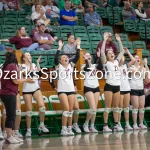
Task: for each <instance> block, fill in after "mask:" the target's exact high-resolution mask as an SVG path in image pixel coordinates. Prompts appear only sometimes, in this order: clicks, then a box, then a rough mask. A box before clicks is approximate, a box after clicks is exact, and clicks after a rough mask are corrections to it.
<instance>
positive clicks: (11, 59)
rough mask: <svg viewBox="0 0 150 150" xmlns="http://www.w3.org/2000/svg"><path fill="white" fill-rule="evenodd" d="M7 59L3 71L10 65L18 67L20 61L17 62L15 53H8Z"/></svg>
mask: <svg viewBox="0 0 150 150" xmlns="http://www.w3.org/2000/svg"><path fill="white" fill-rule="evenodd" d="M5 57H6V60H5V62H4V64H3V70H4V69H5V67H6V66H7V65H8V64H16V65H18V61H17V58H16V55H15V54H14V53H13V52H7V53H6V54H5Z"/></svg>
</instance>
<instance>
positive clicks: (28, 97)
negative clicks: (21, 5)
mask: <svg viewBox="0 0 150 150" xmlns="http://www.w3.org/2000/svg"><path fill="white" fill-rule="evenodd" d="M40 58H41V57H39V58H38V59H37V64H36V65H35V64H34V63H32V57H31V55H30V54H29V53H24V54H23V55H22V57H21V60H22V63H23V64H22V71H23V72H24V75H25V74H26V73H29V72H30V76H31V77H32V78H33V80H34V83H33V84H30V83H24V84H23V87H22V92H23V98H24V101H25V105H26V109H27V115H26V121H27V132H26V137H31V117H32V97H33V98H34V99H35V100H36V102H37V105H38V108H39V116H40V125H39V128H38V129H39V130H40V131H42V132H44V133H48V132H49V130H48V129H47V128H46V127H45V125H44V116H45V106H44V100H43V96H42V93H41V90H40V87H39V84H38V79H37V77H38V76H41V75H42V73H41V68H40V64H39V63H40ZM37 75H38V76H37Z"/></svg>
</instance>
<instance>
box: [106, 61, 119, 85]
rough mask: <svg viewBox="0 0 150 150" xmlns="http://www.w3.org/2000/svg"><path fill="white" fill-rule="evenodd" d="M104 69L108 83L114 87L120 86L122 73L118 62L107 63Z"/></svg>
mask: <svg viewBox="0 0 150 150" xmlns="http://www.w3.org/2000/svg"><path fill="white" fill-rule="evenodd" d="M104 68H105V78H106V83H107V84H109V85H112V86H120V85H121V82H120V78H121V73H120V70H119V62H118V60H114V63H113V62H110V61H107V62H106V64H104Z"/></svg>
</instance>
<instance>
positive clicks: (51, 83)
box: [49, 75, 55, 89]
mask: <svg viewBox="0 0 150 150" xmlns="http://www.w3.org/2000/svg"><path fill="white" fill-rule="evenodd" d="M52 76H53V75H52ZM49 83H50V85H51V86H52V88H53V89H54V88H55V84H54V79H53V78H51V77H50V79H49Z"/></svg>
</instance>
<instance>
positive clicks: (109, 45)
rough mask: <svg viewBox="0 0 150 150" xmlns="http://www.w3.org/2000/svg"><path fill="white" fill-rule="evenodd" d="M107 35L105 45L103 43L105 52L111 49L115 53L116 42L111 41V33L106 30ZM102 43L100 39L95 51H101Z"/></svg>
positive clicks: (116, 50)
mask: <svg viewBox="0 0 150 150" xmlns="http://www.w3.org/2000/svg"><path fill="white" fill-rule="evenodd" d="M107 36H108V39H107V42H106V45H105V52H106V51H107V50H108V49H113V52H114V53H115V55H116V54H117V53H118V49H117V46H116V44H115V43H114V42H113V39H112V34H111V33H109V32H108V33H107ZM102 45H103V41H100V43H99V44H98V46H97V52H98V51H100V52H101V48H102Z"/></svg>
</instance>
